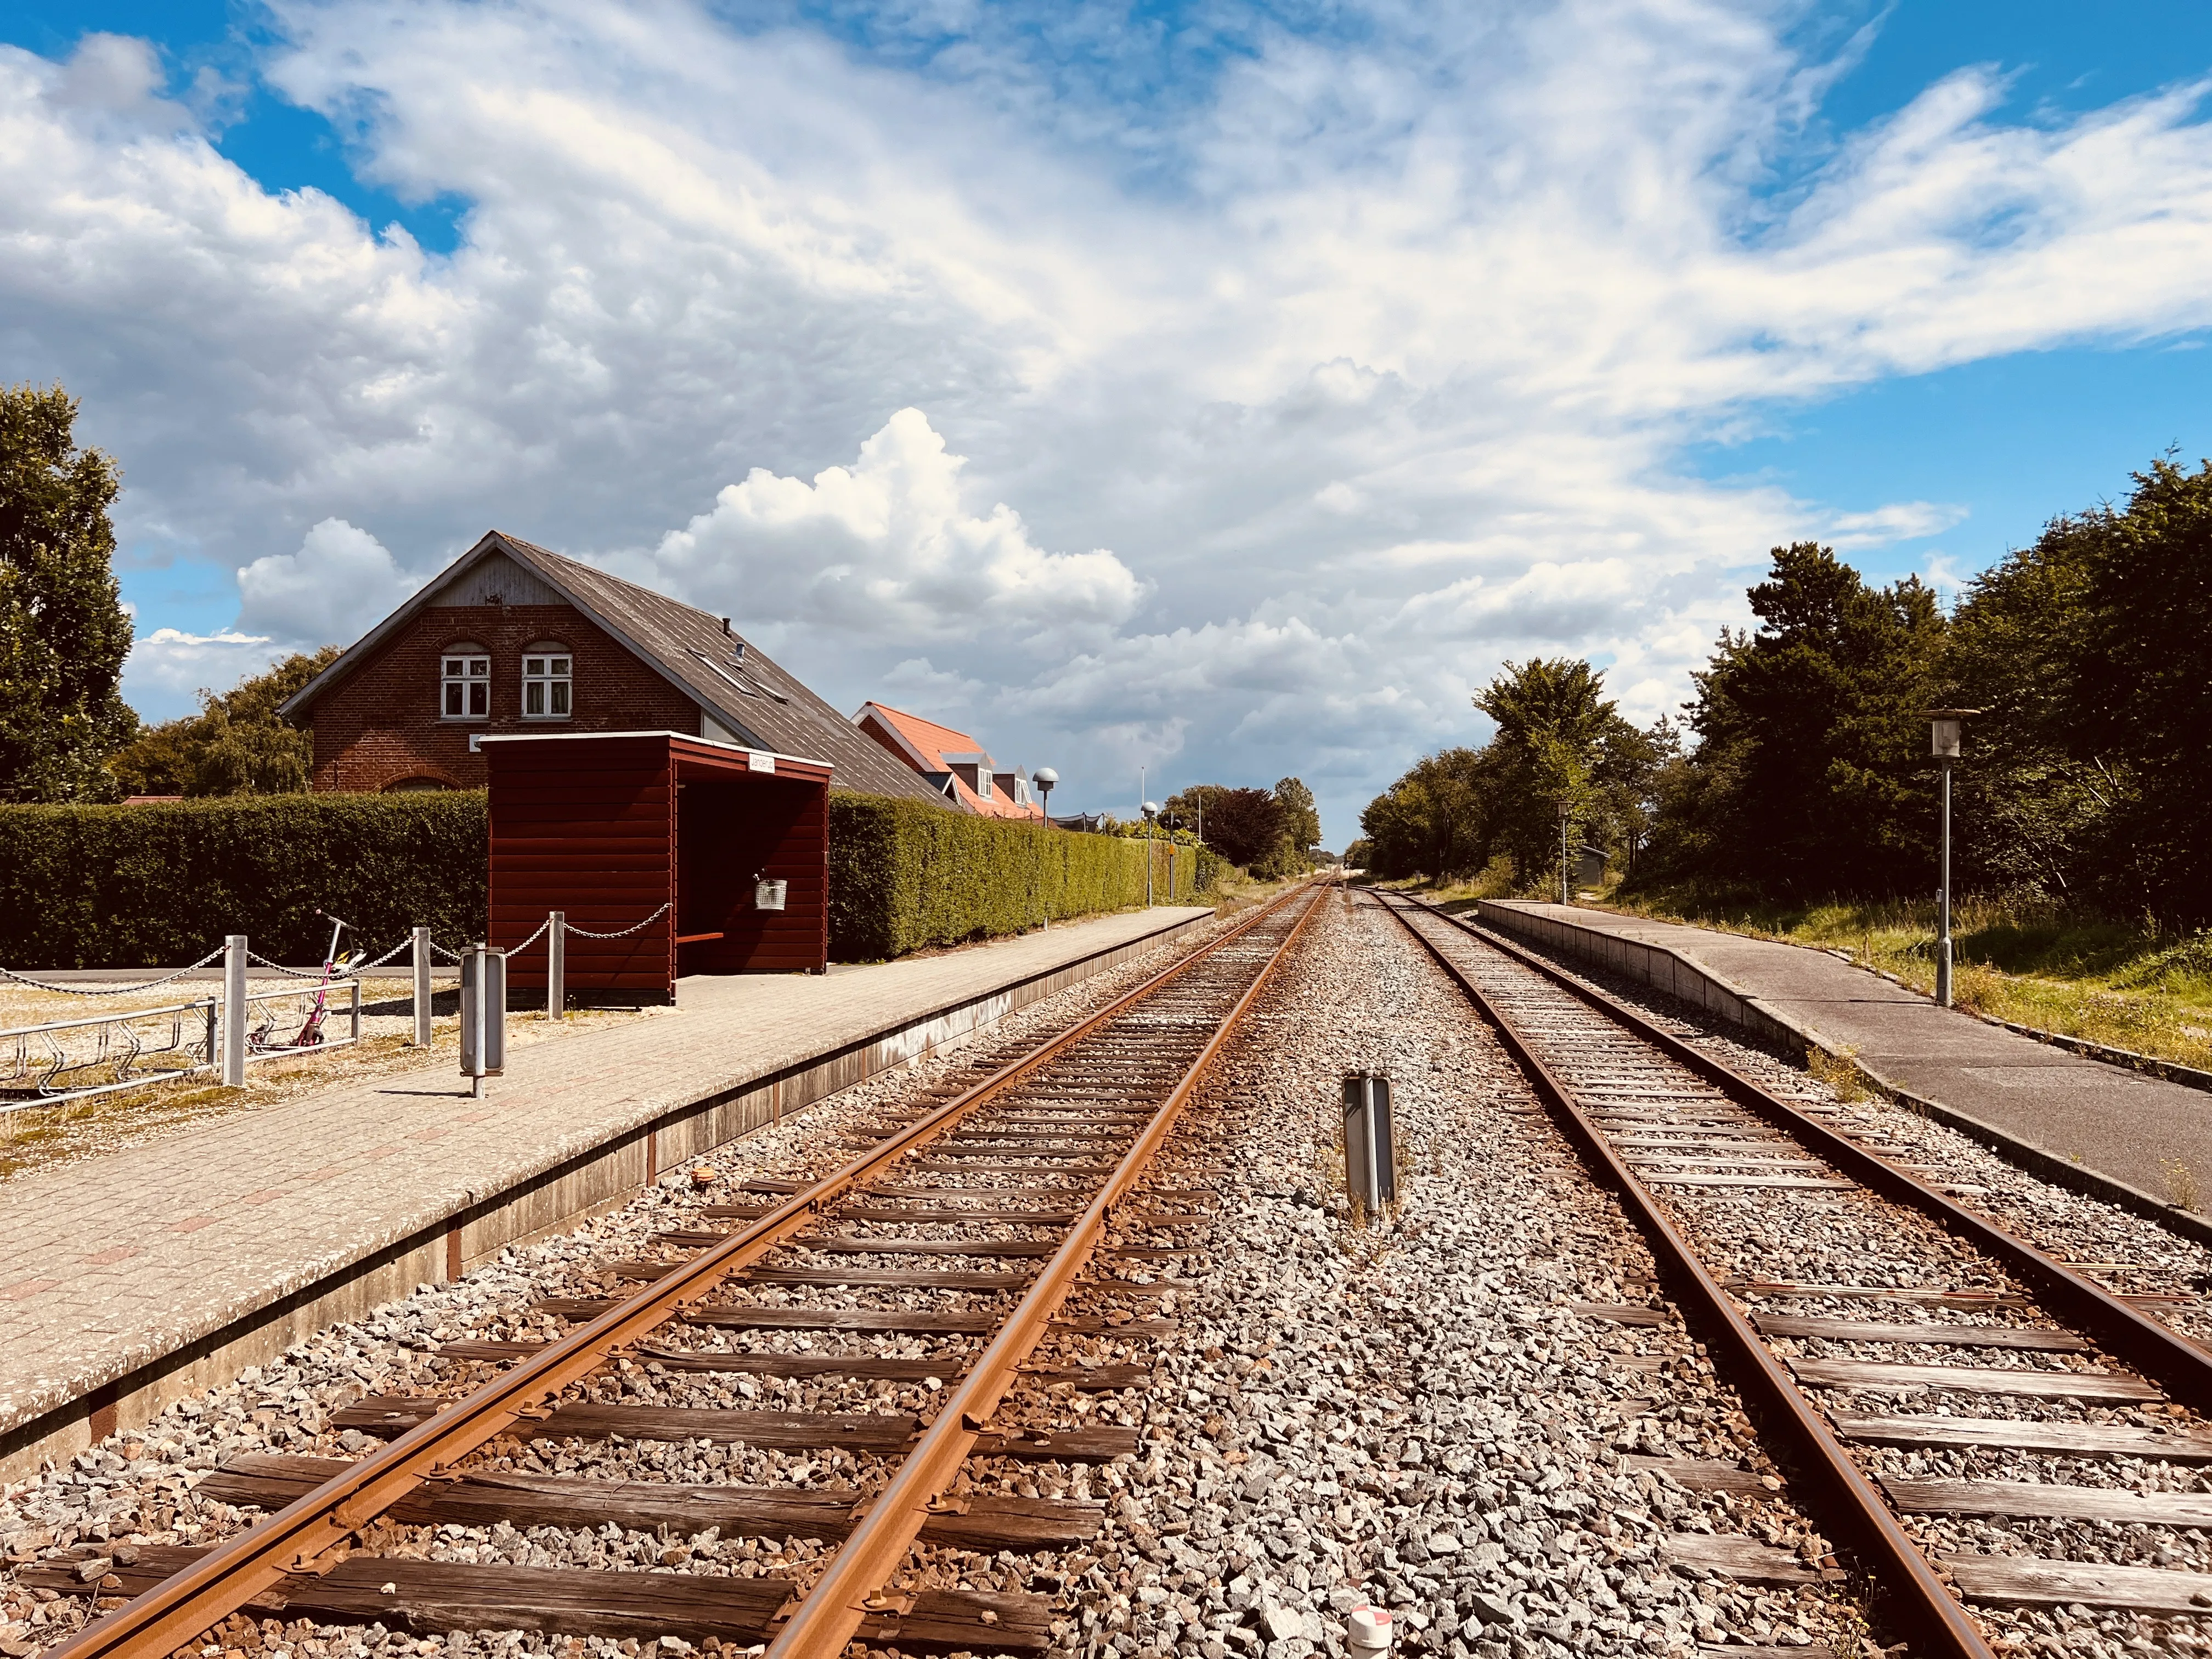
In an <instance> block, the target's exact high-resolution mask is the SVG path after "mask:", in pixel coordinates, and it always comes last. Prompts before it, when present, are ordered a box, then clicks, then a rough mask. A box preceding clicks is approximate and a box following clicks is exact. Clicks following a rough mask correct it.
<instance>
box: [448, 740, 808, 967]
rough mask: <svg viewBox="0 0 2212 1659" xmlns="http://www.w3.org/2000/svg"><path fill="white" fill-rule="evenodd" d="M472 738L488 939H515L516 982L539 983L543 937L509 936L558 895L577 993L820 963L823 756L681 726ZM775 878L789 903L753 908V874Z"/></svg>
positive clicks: (508, 945) (524, 930)
mask: <svg viewBox="0 0 2212 1659" xmlns="http://www.w3.org/2000/svg"><path fill="white" fill-rule="evenodd" d="M481 741H482V746H483V756H484V759H485V761H486V763H487V765H488V769H489V773H490V782H491V943H492V945H495V947H497V948H499V949H501V950H506V951H511V952H513V954H512V955H511V956H510V957H509V959H508V967H507V973H508V984H509V987H511V988H512V989H513V990H515V991H518V992H520V991H527V990H532V989H535V990H538V991H541V992H542V991H543V990H544V988H545V969H546V953H545V941H544V939H542V938H541V939H538V940H536V941H535V942H533V943H532V944H531V945H529V946H528V947H527V948H525V949H520V950H518V949H517V948H516V947H518V946H520V945H521V944H522V941H523V940H524V939H528V938H529V937H530V936H531V934H532V933H534V932H536V931H537V929H538V925H539V924H540V923H542V922H543V921H544V920H545V918H546V915H547V914H548V913H549V912H550V911H554V910H560V911H563V912H565V913H566V915H567V921H568V929H569V932H568V957H567V976H568V990H569V991H570V993H572V994H574V995H575V996H576V997H577V999H578V1000H580V1001H585V1002H625V1003H627V1002H672V1001H673V1000H675V997H676V981H677V979H678V976H679V975H685V974H760V973H793V972H799V971H801V970H805V971H810V972H816V973H818V972H820V971H822V970H823V969H824V968H826V967H827V966H828V965H829V763H828V762H827V761H813V760H804V759H801V758H799V757H797V756H793V755H775V754H769V753H767V752H765V751H763V750H757V749H743V748H739V747H738V746H736V745H735V744H726V743H716V742H713V741H710V740H709V739H708V738H693V737H686V736H684V734H683V733H681V732H573V733H572V732H558V733H546V734H544V735H542V736H540V735H537V734H534V733H533V734H525V735H517V736H513V737H486V738H483V739H482V740H481ZM777 882H781V883H782V884H783V890H782V892H783V901H784V903H783V908H781V910H775V909H763V908H761V905H760V902H759V900H760V898H761V897H762V893H761V884H763V883H766V884H774V883H777ZM773 895H774V888H773V886H772V885H771V886H770V887H769V898H770V901H771V902H772V901H773ZM663 906H665V907H667V908H665V909H662V907H663ZM656 910H659V911H660V914H659V915H653V913H654V912H655V911H656ZM648 916H650V917H652V918H653V919H652V920H650V921H644V925H643V926H642V927H635V924H636V923H638V922H640V921H642V920H643V919H644V918H646V917H648ZM623 929H633V931H629V932H620V930H623ZM592 933H619V936H618V937H617V938H612V939H594V938H592V937H591V936H590V935H591V934H592Z"/></svg>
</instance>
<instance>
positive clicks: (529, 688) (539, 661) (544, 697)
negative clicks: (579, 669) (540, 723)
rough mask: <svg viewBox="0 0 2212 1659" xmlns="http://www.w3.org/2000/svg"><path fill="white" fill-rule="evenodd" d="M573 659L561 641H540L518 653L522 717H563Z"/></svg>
mask: <svg viewBox="0 0 2212 1659" xmlns="http://www.w3.org/2000/svg"><path fill="white" fill-rule="evenodd" d="M573 662H574V659H573V658H571V657H570V656H569V654H568V647H567V646H565V645H556V644H553V643H552V642H551V641H539V642H538V644H536V645H533V646H532V647H530V648H529V649H528V650H527V651H526V652H524V653H522V718H523V719H525V720H567V719H568V714H569V711H570V708H571V704H570V702H569V694H570V688H571V686H572V685H573V684H574V675H573V673H572V672H571V665H572V664H573Z"/></svg>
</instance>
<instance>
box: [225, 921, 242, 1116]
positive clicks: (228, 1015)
mask: <svg viewBox="0 0 2212 1659" xmlns="http://www.w3.org/2000/svg"><path fill="white" fill-rule="evenodd" d="M222 1086H223V1087H224V1088H226V1089H242V1088H244V1087H245V1086H246V935H245V934H243V933H231V934H228V935H226V936H225V937H224V939H223V941H222Z"/></svg>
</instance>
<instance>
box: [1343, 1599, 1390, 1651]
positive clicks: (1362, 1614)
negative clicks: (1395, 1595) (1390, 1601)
mask: <svg viewBox="0 0 2212 1659" xmlns="http://www.w3.org/2000/svg"><path fill="white" fill-rule="evenodd" d="M1344 1650H1345V1651H1346V1653H1347V1654H1350V1655H1352V1659H1375V1656H1376V1655H1378V1654H1384V1653H1388V1652H1389V1651H1390V1609H1389V1608H1388V1607H1369V1606H1368V1605H1367V1603H1366V1602H1364V1601H1362V1602H1360V1603H1359V1604H1358V1606H1356V1607H1353V1608H1352V1611H1351V1612H1350V1613H1346V1615H1345V1617H1344Z"/></svg>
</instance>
